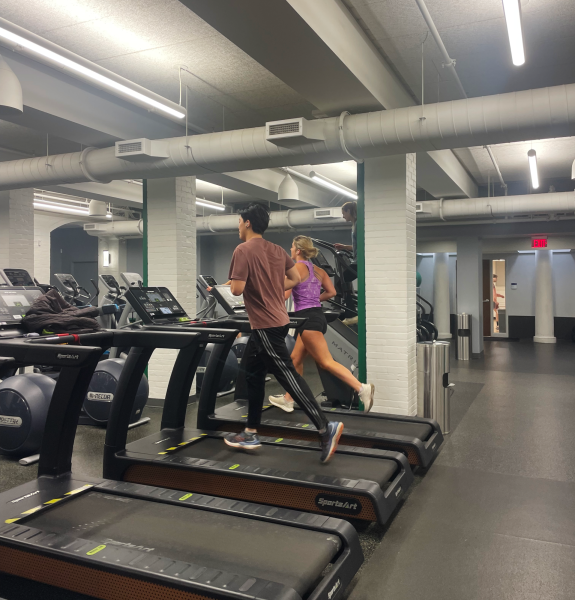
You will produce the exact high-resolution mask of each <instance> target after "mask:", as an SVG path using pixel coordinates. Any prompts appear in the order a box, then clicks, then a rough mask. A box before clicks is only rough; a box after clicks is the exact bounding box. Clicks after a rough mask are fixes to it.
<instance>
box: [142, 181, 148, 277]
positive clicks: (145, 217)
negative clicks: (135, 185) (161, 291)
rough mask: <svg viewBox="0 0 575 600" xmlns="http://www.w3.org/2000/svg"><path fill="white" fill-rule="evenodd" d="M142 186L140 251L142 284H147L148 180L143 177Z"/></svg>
mask: <svg viewBox="0 0 575 600" xmlns="http://www.w3.org/2000/svg"><path fill="white" fill-rule="evenodd" d="M143 183H144V188H143V190H142V223H143V225H144V233H143V234H142V235H143V241H142V253H143V257H142V258H143V264H144V267H143V270H144V272H143V273H142V277H143V278H144V286H147V285H148V180H147V179H144V180H143Z"/></svg>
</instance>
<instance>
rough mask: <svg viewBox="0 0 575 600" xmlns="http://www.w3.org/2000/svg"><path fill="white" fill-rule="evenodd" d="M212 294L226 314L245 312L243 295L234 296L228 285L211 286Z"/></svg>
mask: <svg viewBox="0 0 575 600" xmlns="http://www.w3.org/2000/svg"><path fill="white" fill-rule="evenodd" d="M212 294H213V295H214V296H215V297H216V299H217V301H218V302H219V303H220V305H221V307H222V308H223V309H224V310H225V311H226V312H227V313H228V315H235V314H237V313H239V312H245V310H246V305H245V304H244V297H243V295H242V296H234V295H233V294H232V289H231V287H230V286H229V285H214V286H213V287H212Z"/></svg>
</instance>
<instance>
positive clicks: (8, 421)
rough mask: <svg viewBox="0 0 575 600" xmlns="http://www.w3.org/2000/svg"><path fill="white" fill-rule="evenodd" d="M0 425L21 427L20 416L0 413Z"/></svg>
mask: <svg viewBox="0 0 575 600" xmlns="http://www.w3.org/2000/svg"><path fill="white" fill-rule="evenodd" d="M0 426H2V427H22V419H21V418H20V417H12V416H8V415H0Z"/></svg>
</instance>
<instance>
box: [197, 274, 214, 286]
mask: <svg viewBox="0 0 575 600" xmlns="http://www.w3.org/2000/svg"><path fill="white" fill-rule="evenodd" d="M198 279H199V280H200V282H201V283H202V284H203V286H204V287H205V288H208V287H215V286H216V285H218V282H217V281H216V280H215V279H214V278H213V277H212V276H211V275H200V276H199V277H198Z"/></svg>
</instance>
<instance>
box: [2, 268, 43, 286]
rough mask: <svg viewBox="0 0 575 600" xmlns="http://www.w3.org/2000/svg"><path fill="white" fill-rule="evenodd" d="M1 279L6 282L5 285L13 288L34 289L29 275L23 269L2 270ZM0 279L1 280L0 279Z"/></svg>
mask: <svg viewBox="0 0 575 600" xmlns="http://www.w3.org/2000/svg"><path fill="white" fill-rule="evenodd" d="M1 274H2V276H3V279H4V280H5V281H6V282H7V285H10V286H15V287H35V286H36V284H35V283H34V280H33V279H32V277H30V273H28V271H26V270H25V269H2V272H1ZM0 279H2V278H0Z"/></svg>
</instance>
